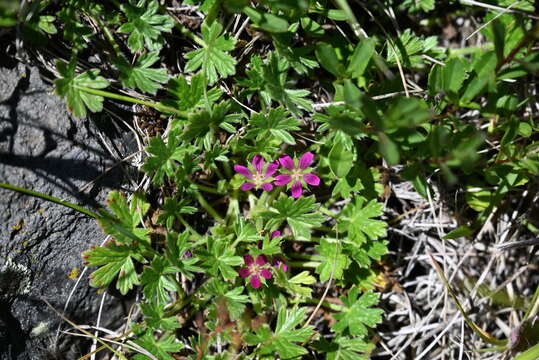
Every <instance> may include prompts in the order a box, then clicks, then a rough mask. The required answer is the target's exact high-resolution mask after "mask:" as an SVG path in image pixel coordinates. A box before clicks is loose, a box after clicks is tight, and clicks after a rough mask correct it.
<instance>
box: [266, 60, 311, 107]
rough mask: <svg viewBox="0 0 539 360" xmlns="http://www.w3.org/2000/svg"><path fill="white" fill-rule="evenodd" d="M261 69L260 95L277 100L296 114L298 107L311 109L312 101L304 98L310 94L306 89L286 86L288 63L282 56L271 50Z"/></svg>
mask: <svg viewBox="0 0 539 360" xmlns="http://www.w3.org/2000/svg"><path fill="white" fill-rule="evenodd" d="M262 70H263V79H264V83H263V86H264V91H263V92H261V95H262V96H263V97H264V96H266V97H268V98H271V99H273V100H275V101H278V102H279V103H281V104H283V105H284V106H285V107H286V108H287V109H288V110H289V111H290V112H291V113H292V114H294V115H297V116H299V115H301V110H300V108H303V109H305V110H308V111H312V102H311V101H310V100H309V99H307V98H306V97H307V96H308V95H309V94H310V92H309V91H308V90H303V89H290V88H288V87H287V85H286V80H287V72H288V63H287V62H286V60H285V59H284V58H280V57H278V56H277V54H276V53H274V52H272V53H271V54H269V60H268V63H267V65H265V66H263V67H262ZM266 101H267V100H266ZM267 102H268V101H267ZM268 105H269V104H268Z"/></svg>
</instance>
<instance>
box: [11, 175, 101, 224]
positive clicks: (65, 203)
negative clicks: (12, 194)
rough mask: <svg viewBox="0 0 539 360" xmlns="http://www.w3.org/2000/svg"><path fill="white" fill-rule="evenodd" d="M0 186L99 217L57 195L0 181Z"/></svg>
mask: <svg viewBox="0 0 539 360" xmlns="http://www.w3.org/2000/svg"><path fill="white" fill-rule="evenodd" d="M0 188H4V189H8V190H12V191H17V192H20V193H23V194H25V195H29V196H35V197H38V198H41V199H43V200H47V201H50V202H53V203H55V204H58V205H63V206H65V207H68V208H70V209H73V210H76V211H78V212H80V213H83V214H84V215H88V216H90V217H93V218H95V219H97V218H99V217H100V216H99V215H98V214H97V213H95V212H93V211H90V210H87V209H85V208H83V207H82V206H79V205H75V204H73V203H70V202H69V201H64V200H61V199H59V198H57V197H54V196H50V195H47V194H43V193H40V192H37V191H33V190H28V189H25V188H21V187H18V186H14V185H10V184H4V183H0Z"/></svg>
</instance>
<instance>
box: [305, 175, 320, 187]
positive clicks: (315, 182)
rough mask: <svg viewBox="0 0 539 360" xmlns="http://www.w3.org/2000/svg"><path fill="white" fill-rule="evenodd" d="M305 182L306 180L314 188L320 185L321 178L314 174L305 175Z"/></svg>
mask: <svg viewBox="0 0 539 360" xmlns="http://www.w3.org/2000/svg"><path fill="white" fill-rule="evenodd" d="M303 180H305V182H306V183H307V184H309V185H312V186H318V185H320V178H319V177H318V176H316V175H315V174H312V173H311V174H305V175H303Z"/></svg>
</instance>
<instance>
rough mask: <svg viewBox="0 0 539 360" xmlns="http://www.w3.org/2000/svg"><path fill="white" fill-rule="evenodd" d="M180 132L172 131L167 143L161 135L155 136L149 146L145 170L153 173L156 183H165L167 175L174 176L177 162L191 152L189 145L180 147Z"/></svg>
mask: <svg viewBox="0 0 539 360" xmlns="http://www.w3.org/2000/svg"><path fill="white" fill-rule="evenodd" d="M179 138H180V134H179V133H178V132H177V131H173V132H171V133H170V135H169V137H168V141H167V143H165V142H164V141H163V139H162V138H160V137H155V138H153V139H152V140H151V141H150V145H149V146H148V148H147V151H148V153H150V154H152V155H153V156H152V157H150V158H149V159H148V160H147V161H146V162H145V164H144V167H143V170H144V171H145V172H147V173H153V177H152V179H153V181H154V182H155V183H156V184H163V181H164V178H165V175H167V176H169V177H172V176H173V175H174V172H175V170H176V162H179V161H181V160H182V158H183V156H184V155H186V154H188V153H189V152H191V149H190V148H189V147H180V146H178V144H179Z"/></svg>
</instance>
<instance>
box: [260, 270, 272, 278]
mask: <svg viewBox="0 0 539 360" xmlns="http://www.w3.org/2000/svg"><path fill="white" fill-rule="evenodd" d="M260 275H262V277H264V278H265V279H271V276H272V275H271V271H269V270H268V269H262V270H260Z"/></svg>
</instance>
